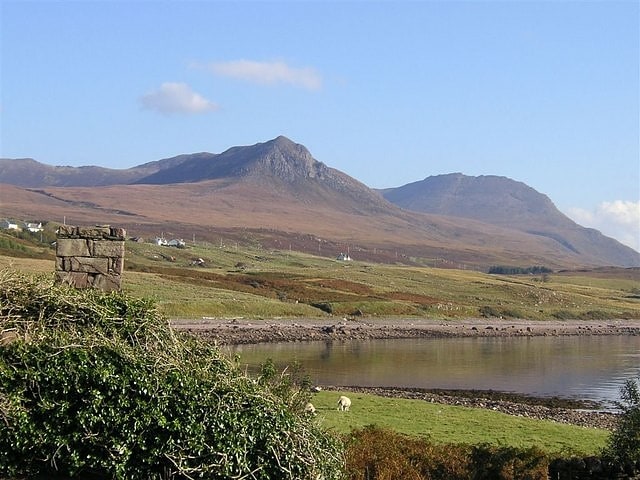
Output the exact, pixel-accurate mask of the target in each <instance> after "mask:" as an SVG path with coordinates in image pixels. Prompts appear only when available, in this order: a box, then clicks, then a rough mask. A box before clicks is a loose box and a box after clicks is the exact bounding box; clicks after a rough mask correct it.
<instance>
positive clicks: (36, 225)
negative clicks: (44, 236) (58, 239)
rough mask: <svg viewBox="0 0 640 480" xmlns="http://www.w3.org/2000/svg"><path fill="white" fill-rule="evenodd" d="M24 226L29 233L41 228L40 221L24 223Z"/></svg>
mask: <svg viewBox="0 0 640 480" xmlns="http://www.w3.org/2000/svg"><path fill="white" fill-rule="evenodd" d="M24 226H25V228H26V229H27V230H29V231H30V232H31V233H38V232H41V231H42V230H43V228H42V223H25V224H24Z"/></svg>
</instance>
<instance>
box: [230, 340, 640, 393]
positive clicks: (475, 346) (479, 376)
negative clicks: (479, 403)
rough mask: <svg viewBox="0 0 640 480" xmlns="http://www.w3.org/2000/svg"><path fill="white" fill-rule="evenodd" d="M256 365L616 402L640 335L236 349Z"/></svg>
mask: <svg viewBox="0 0 640 480" xmlns="http://www.w3.org/2000/svg"><path fill="white" fill-rule="evenodd" d="M229 351H230V352H231V353H237V354H239V355H240V359H241V363H242V364H246V365H248V366H249V368H250V369H251V368H253V367H255V366H257V365H259V364H260V363H261V362H264V361H265V360H266V359H267V358H272V359H273V361H274V362H276V364H277V365H279V366H281V367H284V366H285V365H288V364H291V363H292V362H294V361H296V360H297V361H299V362H300V363H301V364H302V365H303V367H304V370H305V372H306V373H308V374H309V375H310V376H311V378H312V379H313V381H314V382H317V383H319V384H327V385H360V386H387V387H420V388H455V389H483V390H488V389H492V390H500V391H508V392H516V393H524V394H533V395H538V396H560V397H565V398H567V397H568V398H580V399H587V400H594V401H599V402H604V403H605V404H609V403H610V402H611V401H615V400H618V399H619V392H620V387H621V386H622V384H623V383H624V382H625V380H627V379H632V378H635V379H638V378H639V376H640V337H631V336H593V337H531V338H448V339H410V340H368V341H348V342H326V343H325V342H306V343H281V344H260V345H241V346H236V347H229Z"/></svg>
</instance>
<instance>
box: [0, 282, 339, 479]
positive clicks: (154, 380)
mask: <svg viewBox="0 0 640 480" xmlns="http://www.w3.org/2000/svg"><path fill="white" fill-rule="evenodd" d="M0 332H1V333H2V341H1V345H0V429H1V434H0V478H1V477H5V476H8V477H10V478H19V477H34V476H37V475H45V476H49V477H50V476H54V475H60V476H63V477H67V478H96V479H102V478H105V479H106V478H109V479H112V478H113V479H128V480H129V479H145V480H147V479H153V478H156V479H189V478H196V477H197V478H208V479H223V478H244V477H247V478H255V479H272V478H282V479H285V478H289V479H314V480H315V479H316V478H317V477H318V476H319V475H322V476H323V478H327V479H331V478H340V476H341V475H342V468H343V455H342V444H341V442H340V440H339V439H337V438H336V437H334V436H332V435H330V434H328V433H326V432H325V431H324V430H322V429H321V428H320V427H319V426H318V425H317V424H316V423H314V422H313V421H312V420H311V419H310V418H309V417H308V416H306V415H305V414H304V412H303V411H302V409H301V408H296V406H297V405H298V403H296V402H295V401H292V397H293V395H294V394H296V393H297V391H298V386H297V385H294V384H293V383H291V382H290V381H289V380H288V379H287V378H286V377H282V379H283V380H282V381H280V380H278V378H277V377H274V375H273V374H272V372H269V371H268V369H267V371H265V372H264V375H263V376H262V377H260V378H258V379H251V378H249V377H247V376H246V375H244V374H243V373H242V372H241V371H240V370H239V367H238V366H237V364H235V363H234V362H232V361H230V360H229V359H227V358H226V357H224V356H222V355H221V354H220V352H219V351H218V349H217V348H216V347H215V346H213V345H210V344H207V343H204V342H202V341H199V340H197V339H195V338H193V337H188V336H186V335H180V334H178V333H176V332H174V331H173V330H172V329H171V328H169V325H168V322H167V321H166V320H165V319H164V318H163V317H162V316H161V315H159V314H158V312H157V311H156V309H155V306H154V304H153V303H152V302H150V301H148V300H139V299H134V298H131V297H128V296H126V295H124V294H120V293H109V294H104V293H100V292H96V291H93V290H83V291H79V290H74V289H71V288H68V287H65V286H62V285H53V284H52V280H50V279H49V278H48V277H39V278H35V279H34V278H32V277H26V276H23V275H20V274H17V273H15V272H11V271H7V270H5V271H0ZM298 398H304V395H299V396H298Z"/></svg>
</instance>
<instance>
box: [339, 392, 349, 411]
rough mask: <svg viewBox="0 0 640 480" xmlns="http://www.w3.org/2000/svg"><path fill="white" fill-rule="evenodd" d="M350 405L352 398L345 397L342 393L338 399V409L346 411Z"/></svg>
mask: <svg viewBox="0 0 640 480" xmlns="http://www.w3.org/2000/svg"><path fill="white" fill-rule="evenodd" d="M350 406H351V399H350V398H349V397H345V396H344V395H342V396H341V397H340V398H339V399H338V410H340V411H342V412H346V411H348V410H349V407H350Z"/></svg>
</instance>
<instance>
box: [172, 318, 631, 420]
mask: <svg viewBox="0 0 640 480" xmlns="http://www.w3.org/2000/svg"><path fill="white" fill-rule="evenodd" d="M172 325H173V326H174V327H175V328H176V329H178V330H183V331H187V332H191V333H193V334H196V335H198V336H201V337H203V338H205V339H207V340H209V341H213V342H215V343H217V344H219V345H230V344H250V343H265V342H269V343H274V342H301V341H352V340H369V339H400V338H448V337H523V336H530V337H533V336H565V335H640V322H638V321H632V320H608V321H591V322H585V321H527V320H501V319H464V320H458V321H437V320H428V319H414V318H407V319H391V320H390V319H377V318H373V319H372V318H366V319H365V318H358V317H356V318H341V319H335V318H321V319H292V320H288V319H251V320H249V319H244V318H231V319H220V318H203V319H199V320H173V321H172ZM325 388H332V387H331V386H325ZM334 388H335V389H340V390H345V389H347V390H350V391H353V392H365V393H372V394H375V395H381V396H389V397H398V398H410V399H420V400H424V401H429V402H434V403H441V404H447V405H460V406H467V407H474V408H486V409H491V410H494V411H499V412H503V413H506V414H509V415H516V416H521V417H527V418H535V419H541V420H552V421H556V422H561V423H567V424H573V425H579V426H583V427H594V428H604V429H608V430H611V429H613V428H614V427H615V424H616V421H617V415H616V414H615V413H611V412H604V411H599V410H597V408H598V407H597V406H595V405H589V404H577V405H575V404H570V402H568V401H563V400H561V399H560V400H559V403H558V402H555V403H554V402H550V401H549V399H535V398H532V397H527V396H517V395H516V396H513V395H511V398H505V396H509V394H504V393H499V392H489V393H488V392H477V391H472V392H463V391H447V392H442V391H434V390H422V389H406V388H405V389H399V388H387V387H366V388H365V387H358V386H352V387H345V386H340V387H334ZM556 400H558V399H556Z"/></svg>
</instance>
